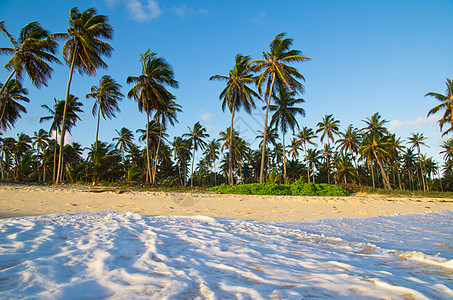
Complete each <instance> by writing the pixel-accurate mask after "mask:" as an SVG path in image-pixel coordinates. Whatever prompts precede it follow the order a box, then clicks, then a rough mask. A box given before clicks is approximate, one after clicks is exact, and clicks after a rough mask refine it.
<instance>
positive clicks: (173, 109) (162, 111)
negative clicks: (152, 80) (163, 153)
mask: <svg viewBox="0 0 453 300" xmlns="http://www.w3.org/2000/svg"><path fill="white" fill-rule="evenodd" d="M181 111H182V110H181V105H179V104H177V103H176V102H174V101H173V100H171V99H168V100H167V101H162V102H161V103H160V104H159V107H157V108H156V113H155V115H154V119H157V122H158V123H159V124H160V132H159V141H158V143H157V149H156V155H155V159H154V166H153V180H152V182H153V183H154V182H155V178H156V171H157V158H158V155H159V147H160V144H161V140H162V132H163V130H166V128H167V123H170V124H171V125H172V126H175V123H178V119H177V118H176V114H177V113H178V112H181Z"/></svg>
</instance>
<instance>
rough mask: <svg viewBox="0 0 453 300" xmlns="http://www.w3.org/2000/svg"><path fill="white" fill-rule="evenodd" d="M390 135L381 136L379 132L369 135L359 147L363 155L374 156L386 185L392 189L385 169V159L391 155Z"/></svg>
mask: <svg viewBox="0 0 453 300" xmlns="http://www.w3.org/2000/svg"><path fill="white" fill-rule="evenodd" d="M389 144H390V143H389V140H388V136H386V135H384V136H381V135H379V134H378V133H377V132H375V133H374V134H369V135H367V136H366V137H365V138H364V140H363V143H362V146H361V147H360V148H359V153H360V155H362V157H368V158H374V159H375V160H376V162H377V163H378V165H379V168H380V169H381V174H382V178H383V179H384V185H385V187H386V188H387V189H389V190H391V189H392V186H391V185H390V181H389V179H388V176H387V173H386V172H385V169H384V160H385V159H386V158H387V157H389V156H390V151H389Z"/></svg>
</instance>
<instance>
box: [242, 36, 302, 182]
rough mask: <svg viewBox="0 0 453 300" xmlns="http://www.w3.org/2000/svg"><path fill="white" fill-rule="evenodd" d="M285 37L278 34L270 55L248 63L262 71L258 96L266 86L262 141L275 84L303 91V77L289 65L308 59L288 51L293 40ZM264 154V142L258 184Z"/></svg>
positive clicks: (261, 177) (266, 54)
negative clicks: (278, 83)
mask: <svg viewBox="0 0 453 300" xmlns="http://www.w3.org/2000/svg"><path fill="white" fill-rule="evenodd" d="M285 36H286V33H279V34H277V35H276V36H275V38H274V40H273V41H272V42H271V43H270V45H269V47H270V53H269V52H263V56H264V60H254V61H252V62H250V63H249V64H250V65H251V66H253V70H254V71H255V72H257V73H258V72H260V71H262V73H261V74H260V75H258V79H257V86H258V90H259V92H260V94H261V91H262V87H263V85H265V86H266V89H265V93H264V95H265V96H266V97H267V98H268V99H267V108H266V115H265V118H264V130H263V132H264V140H266V133H267V119H268V113H269V106H270V104H271V97H272V95H273V93H274V91H273V89H274V84H275V82H276V81H278V82H280V84H282V85H285V86H287V87H288V88H289V89H290V90H291V91H295V92H302V91H303V85H302V84H301V83H300V82H299V81H298V80H305V79H304V76H302V74H300V73H299V72H298V71H297V69H296V68H294V67H291V66H290V64H292V63H296V62H303V61H306V60H309V58H308V57H306V56H304V55H302V53H301V52H300V51H299V50H290V47H291V46H292V43H293V40H292V39H289V38H285ZM265 152H266V142H264V143H263V147H262V150H261V169H260V183H263V182H264V174H263V171H264V156H265Z"/></svg>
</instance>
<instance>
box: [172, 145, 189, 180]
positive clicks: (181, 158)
mask: <svg viewBox="0 0 453 300" xmlns="http://www.w3.org/2000/svg"><path fill="white" fill-rule="evenodd" d="M171 146H172V151H173V153H174V156H175V160H176V162H177V164H178V171H179V178H183V179H182V181H181V186H186V179H187V176H186V171H187V161H188V160H189V159H190V149H189V148H190V144H189V143H188V141H187V140H185V139H183V138H182V137H180V136H178V137H174V139H173V142H172V143H171ZM181 168H184V177H182V174H181V173H182V172H181Z"/></svg>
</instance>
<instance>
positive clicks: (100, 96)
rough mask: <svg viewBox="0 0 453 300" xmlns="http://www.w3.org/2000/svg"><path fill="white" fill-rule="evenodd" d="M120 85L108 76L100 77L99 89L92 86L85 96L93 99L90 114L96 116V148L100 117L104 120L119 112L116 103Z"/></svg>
mask: <svg viewBox="0 0 453 300" xmlns="http://www.w3.org/2000/svg"><path fill="white" fill-rule="evenodd" d="M120 89H121V85H120V84H118V83H116V81H115V80H114V79H113V78H112V77H110V76H109V75H104V76H102V78H101V80H99V87H97V86H92V87H91V93H88V94H87V95H86V97H87V98H93V99H94V104H93V109H92V110H91V113H92V114H93V116H96V114H97V119H98V120H97V126H96V139H95V142H94V145H95V146H96V144H97V142H98V140H99V138H98V136H99V123H100V121H101V115H102V117H103V118H104V120H105V119H106V118H109V119H110V118H112V117H115V112H118V111H120V108H119V107H118V101H119V100H121V98H122V97H123V94H122V93H121V92H120Z"/></svg>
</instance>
